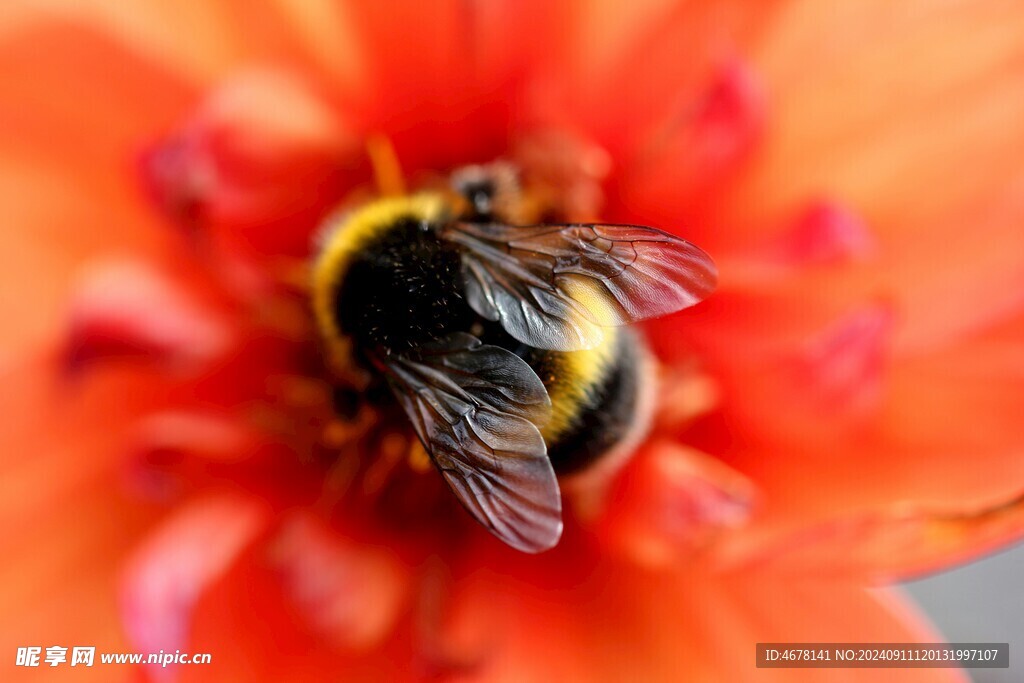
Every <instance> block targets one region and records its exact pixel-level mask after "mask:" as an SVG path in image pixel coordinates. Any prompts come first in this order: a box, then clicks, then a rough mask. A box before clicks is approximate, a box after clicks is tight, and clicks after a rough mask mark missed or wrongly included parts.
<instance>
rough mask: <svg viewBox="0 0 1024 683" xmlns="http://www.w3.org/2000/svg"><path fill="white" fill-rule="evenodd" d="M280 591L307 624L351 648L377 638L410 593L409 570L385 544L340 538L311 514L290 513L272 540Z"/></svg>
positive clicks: (390, 624)
mask: <svg viewBox="0 0 1024 683" xmlns="http://www.w3.org/2000/svg"><path fill="white" fill-rule="evenodd" d="M271 553H272V556H273V558H274V563H275V565H276V566H277V567H278V569H279V570H280V572H281V575H282V579H283V581H284V584H285V591H286V593H287V594H288V595H289V596H290V597H291V599H292V600H293V601H294V602H295V604H297V605H298V607H299V610H300V612H301V614H302V615H303V616H304V617H305V619H306V620H307V622H308V623H309V625H310V626H312V628H313V629H314V630H315V631H317V632H319V633H320V634H321V635H322V636H323V637H325V638H326V639H327V640H328V641H329V642H331V643H333V644H335V645H339V646H342V647H345V648H350V649H357V650H361V649H366V648H369V647H372V646H374V645H376V644H378V643H379V642H380V641H381V640H382V639H383V638H384V637H385V636H386V635H387V634H388V633H389V632H390V630H391V629H392V627H393V626H394V624H395V621H396V620H397V618H398V616H399V611H400V608H401V607H402V606H403V605H405V603H406V600H407V597H408V593H409V576H408V571H407V570H406V569H405V568H404V567H403V566H402V564H401V563H400V561H399V560H398V558H397V556H395V555H394V554H393V553H391V552H389V551H388V550H387V549H386V548H384V547H378V546H372V545H365V544H362V543H359V542H356V541H354V540H352V539H349V538H345V537H344V536H342V535H341V534H339V532H338V531H337V530H335V529H331V528H329V527H327V526H325V525H324V524H323V523H322V522H321V521H319V520H318V519H316V518H314V517H312V516H308V515H307V516H298V515H297V516H295V517H294V518H292V519H291V520H290V521H288V522H287V523H286V524H285V526H284V527H283V528H282V530H281V533H280V535H279V536H278V537H277V538H276V539H275V541H274V542H273V544H272V546H271Z"/></svg>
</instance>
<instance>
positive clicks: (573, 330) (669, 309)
mask: <svg viewBox="0 0 1024 683" xmlns="http://www.w3.org/2000/svg"><path fill="white" fill-rule="evenodd" d="M441 236H442V237H444V238H445V239H447V240H450V241H452V242H455V243H457V244H459V245H460V246H461V247H462V274H463V279H464V284H465V287H466V298H467V300H468V301H469V304H470V306H471V307H472V308H473V310H474V311H476V312H477V313H478V314H479V315H481V316H482V317H484V318H486V319H488V320H494V321H499V322H500V323H501V326H502V327H503V328H504V329H505V331H506V332H508V333H509V334H510V335H512V336H513V337H515V338H516V339H518V340H519V341H521V342H523V343H524V344H528V345H529V346H533V347H537V348H542V349H550V350H553V351H577V350H580V349H586V348H592V347H594V346H596V345H597V343H598V342H600V340H601V336H602V332H601V328H602V327H611V326H616V325H624V324H628V323H633V322H637V321H640V320H646V319H648V318H656V317H658V316H661V315H666V314H668V313H673V312H675V311H678V310H681V309H683V308H686V307H688V306H692V305H693V304H695V303H697V302H699V301H701V300H702V299H704V298H705V297H707V296H708V295H709V294H710V293H711V291H712V290H713V289H714V288H715V282H716V279H717V273H716V270H715V265H714V263H713V262H712V260H711V257H709V256H708V255H707V254H705V253H704V252H703V251H701V250H700V249H699V248H697V247H695V246H694V245H692V244H690V243H689V242H687V241H685V240H682V239H679V238H678V237H674V236H673V235H669V234H668V233H665V232H662V231H660V230H655V229H654V228H645V227H642V226H636V225H598V224H586V225H584V224H580V225H538V226H530V227H516V226H510V225H501V224H474V223H453V224H452V225H450V226H447V227H445V228H444V229H443V230H442V231H441Z"/></svg>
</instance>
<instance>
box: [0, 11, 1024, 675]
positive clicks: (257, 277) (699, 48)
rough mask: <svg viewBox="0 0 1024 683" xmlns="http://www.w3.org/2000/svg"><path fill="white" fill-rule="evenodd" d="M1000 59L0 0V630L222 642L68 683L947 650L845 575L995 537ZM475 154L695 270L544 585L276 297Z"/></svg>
mask: <svg viewBox="0 0 1024 683" xmlns="http://www.w3.org/2000/svg"><path fill="white" fill-rule="evenodd" d="M37 4H38V5H40V6H39V7H35V5H37ZM44 7H45V8H44ZM1022 36H1024V14H1022V13H1021V11H1020V9H1019V8H1018V7H1017V6H1016V4H1014V3H1007V2H997V1H996V0H992V1H991V2H989V1H987V0H986V1H981V2H975V3H971V4H962V5H954V4H949V3H939V2H917V3H911V4H907V5H903V6H900V7H899V8H894V7H892V6H891V4H890V3H882V2H856V3H854V2H849V3H840V4H836V3H830V4H827V5H826V4H823V3H810V2H805V3H798V2H770V3H758V4H756V5H755V4H743V3H732V2H725V1H720V2H707V3H699V4H696V5H694V4H693V3H658V2H655V3H629V4H626V5H617V4H616V5H614V6H613V5H611V4H610V5H609V6H608V7H599V6H596V5H594V6H591V5H586V4H573V3H568V4H559V5H558V6H557V7H548V6H547V5H546V4H541V3H533V2H527V3H487V4H464V3H457V2H451V3H447V2H445V3H422V4H421V5H415V4H413V3H409V4H407V5H403V6H401V7H377V6H372V5H371V4H370V3H334V2H330V1H328V0H325V1H323V2H312V1H311V2H298V1H291V0H287V1H286V0H282V1H281V2H276V3H267V4H263V5H259V6H254V5H253V4H251V3H241V2H235V1H234V0H219V1H217V2H202V3H198V2H197V3H162V2H159V1H157V0H154V1H153V2H146V3H130V4H129V3H116V2H102V1H100V0H94V1H92V2H86V3H70V4H66V3H59V2H57V3H50V2H48V3H41V2H40V3H22V4H21V5H19V6H18V9H17V10H13V11H9V12H8V13H7V14H6V15H5V16H4V17H3V18H2V19H0V74H2V77H0V125H2V127H3V129H4V131H5V136H4V140H3V141H2V142H0V146H2V150H3V151H2V155H0V163H2V164H3V165H2V168H0V202H2V206H3V207H4V209H5V212H4V215H5V217H6V220H7V225H8V226H9V227H8V229H7V232H6V236H7V243H6V244H5V247H6V248H5V249H4V250H3V251H2V254H3V256H2V257H0V258H2V262H0V272H2V273H3V274H4V277H3V278H2V280H0V288H2V289H0V291H2V296H0V301H2V302H3V303H2V305H3V309H2V312H3V315H4V320H6V321H8V322H7V324H6V325H5V326H4V330H3V339H4V347H3V355H0V364H2V365H0V368H2V369H3V372H4V379H5V382H4V386H5V387H6V391H5V392H4V394H3V396H2V397H0V401H2V408H3V409H2V415H3V418H2V420H3V423H4V435H5V437H6V438H5V444H4V445H5V448H4V454H5V455H4V458H5V459H4V470H3V481H4V482H5V484H4V495H3V496H0V499H2V503H0V505H2V507H0V510H2V519H3V520H4V522H5V531H4V532H3V535H2V537H0V547H2V548H3V551H4V554H5V557H8V558H11V560H12V562H9V563H8V566H7V567H6V569H5V572H4V573H3V575H2V579H0V604H3V605H4V614H5V615H6V617H5V619H4V623H3V629H2V634H3V636H2V647H3V648H5V649H6V651H7V652H8V653H9V652H11V651H12V650H14V649H16V648H17V647H24V646H31V645H41V646H44V647H47V646H50V645H55V644H56V645H63V646H68V647H71V646H77V645H87V646H88V645H95V646H96V647H97V649H98V650H99V651H101V652H117V651H129V650H136V651H140V652H147V653H148V652H156V651H158V650H163V651H165V652H169V651H174V650H176V649H177V650H182V651H187V652H209V653H211V654H212V663H211V664H209V665H205V666H202V665H177V666H174V665H172V666H170V667H168V668H166V669H158V668H156V667H147V666H141V667H136V668H135V669H131V668H128V667H122V670H121V671H116V669H115V668H114V667H112V666H110V665H107V666H102V665H97V666H95V667H94V668H92V669H86V670H84V671H76V673H75V675H76V676H77V677H78V678H80V679H82V680H86V679H88V677H89V675H90V674H92V676H93V677H95V678H96V679H99V680H110V679H111V677H112V676H117V675H118V674H120V675H122V676H125V675H135V674H139V675H142V676H149V677H151V678H154V679H159V678H175V679H178V680H190V679H196V680H206V679H209V680H225V679H227V680H241V681H244V680H317V679H322V678H325V677H328V676H340V677H343V678H345V679H346V680H404V679H411V680H420V679H424V678H430V677H444V676H450V677H453V678H460V677H461V678H466V679H468V680H514V681H522V680H538V681H546V680H559V681H562V680H579V681H594V680H610V681H617V680H624V679H627V678H636V679H638V680H677V679H679V678H680V677H685V678H686V679H688V680H729V681H734V680H747V679H755V678H756V679H757V680H761V679H762V678H763V677H764V676H763V675H766V674H767V673H768V672H767V671H759V670H756V669H754V667H753V656H754V655H753V651H754V644H755V643H757V642H769V641H776V642H779V641H876V642H878V641H898V642H906V641H913V640H922V641H933V640H937V639H938V636H937V635H935V634H932V633H930V632H929V631H928V630H927V628H926V627H924V626H922V624H921V623H920V622H919V621H918V620H917V619H916V618H915V617H914V616H913V615H912V614H910V613H909V612H908V610H907V608H906V607H905V606H903V603H902V601H901V600H900V598H899V597H898V596H895V595H893V594H892V593H891V592H889V591H882V592H879V591H877V590H875V589H871V588H868V587H869V586H875V585H877V584H878V583H880V582H888V581H892V580H896V579H899V578H901V577H905V576H908V575H912V574H915V573H918V572H922V571H926V570H932V569H935V568H938V567H942V566H946V565H948V564H949V563H951V562H957V561H963V560H965V559H968V558H970V557H973V556H975V555H976V554H978V553H980V552H983V551H987V550H990V549H992V548H995V547H997V546H999V545H1002V544H1005V543H1007V542H1010V541H1011V540H1014V539H1016V538H1018V537H1019V535H1020V530H1021V515H1022V509H1024V504H1022V503H1021V502H1020V501H1021V500H1022V498H1021V496H1022V494H1024V472H1022V470H1021V467H1020V461H1019V455H1020V449H1021V447H1022V445H1024V432H1022V431H1021V428H1020V417H1021V416H1020V401H1019V396H1020V392H1021V379H1022V377H1021V372H1020V370H1021V367H1022V354H1021V351H1020V348H1021V346H1020V343H1021V341H1022V340H1024V315H1022V314H1024V307H1022V304H1024V300H1022V298H1021V295H1020V291H1021V287H1020V285H1021V282H1022V277H1024V261H1022V259H1021V256H1020V254H1022V253H1024V248H1022V247H1024V244H1022V242H1024V232H1022V231H1021V230H1020V217H1021V213H1022V207H1024V193H1022V185H1021V177H1020V173H1019V170H1018V169H1017V168H1016V166H1017V165H1018V160H1017V157H1016V154H1015V153H1014V151H1015V150H1016V149H1018V148H1019V147H1020V144H1021V143H1022V142H1024V131H1022V129H1021V127H1020V125H1019V123H1018V122H1019V121H1020V120H1021V118H1022V115H1024V111H1022V109H1024V97H1022V94H1024V93H1022V90H1021V88H1022V87H1024V86H1022V84H1021V82H1020V79H1019V78H1014V77H1013V76H1014V75H1015V74H1016V71H1017V69H1016V65H1017V64H1018V63H1019V60H1020V57H1021V49H1022V48H1021V45H1024V42H1022V41H1021V37H1022ZM499 156H504V157H511V158H514V159H515V160H517V161H518V162H519V163H520V164H521V165H522V166H523V167H524V169H526V170H527V172H528V173H529V174H531V177H532V178H534V179H535V182H536V185H537V187H538V188H539V192H540V194H539V195H538V196H539V197H540V198H541V199H542V200H548V201H557V202H559V203H560V204H561V205H562V207H563V208H564V209H565V211H566V212H568V213H570V214H572V215H574V216H588V215H589V216H591V217H597V216H600V217H601V218H602V219H603V220H609V221H622V222H634V223H641V224H646V225H652V226H657V227H661V228H664V229H667V230H671V231H676V232H679V233H680V234H682V235H684V236H685V237H686V238H687V239H690V240H692V241H694V242H696V243H697V244H700V245H701V246H702V247H703V248H704V249H706V250H707V251H708V252H709V253H711V254H712V255H713V256H714V257H715V259H716V261H717V262H718V264H719V267H720V270H721V284H720V288H719V292H718V293H717V294H716V295H715V296H713V297H712V298H711V299H710V300H709V301H707V302H705V303H704V304H701V305H700V306H698V307H696V308H694V309H692V310H689V311H687V312H685V313H683V314H680V315H677V316H672V317H669V318H665V319H662V320H659V321H655V322H653V323H651V324H649V325H647V326H646V327H645V330H646V334H647V338H648V340H649V342H650V343H651V345H652V347H653V348H654V350H655V352H656V354H657V356H658V359H659V362H660V365H661V368H660V389H659V392H658V397H657V402H658V406H657V408H656V410H655V418H654V423H653V425H652V428H651V430H650V433H649V435H648V436H647V437H646V439H645V440H644V442H643V443H642V444H640V445H639V446H638V447H637V448H636V449H635V452H634V453H633V454H632V457H631V458H630V459H629V461H628V462H627V463H626V464H625V465H624V467H623V469H622V470H621V471H618V472H615V473H614V474H613V475H609V476H608V477H602V476H598V475H597V474H595V475H594V476H591V477H583V478H581V479H578V480H576V481H566V482H563V494H564V496H565V497H566V501H567V511H566V518H567V528H566V531H565V533H564V536H563V539H562V542H561V543H560V545H559V546H558V547H557V548H556V549H554V550H553V551H551V552H548V553H544V554H541V555H539V556H529V555H524V554H521V553H517V552H516V551H513V550H511V549H509V548H507V547H505V546H503V545H501V544H500V543H499V542H498V541H496V540H494V539H493V538H491V537H490V536H488V535H487V534H486V533H485V532H484V531H482V530H481V529H479V528H478V527H477V526H476V525H475V524H474V523H473V522H472V521H471V520H470V519H469V518H468V517H467V516H466V515H465V514H464V512H462V511H461V509H459V508H458V507H457V505H455V504H454V503H453V502H452V500H451V497H450V495H449V494H448V492H447V491H446V490H445V489H444V488H443V485H442V484H441V483H440V478H439V477H438V476H437V475H436V473H435V472H434V471H432V470H429V469H427V470H421V469H417V468H416V467H415V466H414V463H413V464H410V463H409V462H407V460H406V459H405V454H406V453H407V451H408V449H409V446H410V440H409V434H408V433H407V430H405V429H404V428H403V427H402V425H400V424H389V423H374V424H370V422H369V421H367V420H365V419H363V418H364V417H365V416H362V417H361V416H360V415H357V416H355V417H351V418H349V417H344V416H340V415H339V414H338V413H337V412H336V410H335V409H334V408H333V407H332V402H331V386H330V384H329V383H328V382H326V381H325V380H324V378H323V375H322V360H321V359H320V356H319V352H318V347H317V345H316V340H315V334H314V333H313V328H312V324H311V320H310V317H309V314H308V308H307V304H306V301H307V299H306V296H305V295H304V294H303V293H302V292H301V288H300V287H298V286H297V284H296V277H295V275H296V270H295V266H296V264H301V263H302V262H303V259H304V258H306V257H308V254H309V249H310V243H311V239H310V238H311V234H312V233H313V231H314V230H315V229H316V227H317V226H318V225H319V224H320V222H321V220H322V219H323V217H324V216H325V214H326V213H327V212H329V211H330V210H332V209H334V208H335V207H337V206H338V205H339V204H342V205H345V206H349V205H354V204H357V203H360V202H362V201H366V200H368V199H370V198H372V196H373V193H374V191H375V190H374V188H375V186H376V185H375V182H374V178H373V175H372V174H373V172H374V169H376V170H377V172H378V175H379V176H380V177H378V178H377V181H378V182H379V183H383V184H384V185H385V186H387V185H389V184H391V185H393V184H394V183H395V181H396V179H397V178H398V175H397V173H396V172H395V170H394V169H395V167H396V165H398V166H400V168H401V171H402V175H403V176H404V178H406V179H407V182H408V183H410V184H413V185H419V184H427V183H430V182H432V181H433V180H436V178H437V176H438V174H440V173H445V172H448V171H450V170H451V169H452V168H454V167H457V166H459V165H462V164H466V163H472V162H481V161H487V160H490V159H493V158H496V157H499ZM371 161H372V163H371ZM389 169H390V170H389ZM545 193H546V194H545ZM75 278H77V279H75ZM866 671H867V670H845V671H843V672H842V673H843V674H844V675H845V676H846V677H847V678H850V679H853V678H856V677H858V676H861V675H863V676H864V678H865V679H871V680H873V679H874V676H873V675H872V674H871V673H870V672H867V673H865V672H866ZM111 672H114V673H111ZM858 672H859V673H858ZM16 673H17V674H24V673H25V671H21V670H19V671H17V672H16ZM47 673H49V671H48V672H47ZM777 673H780V674H782V675H781V676H778V677H780V678H781V677H783V676H785V675H786V674H787V672H785V671H782V672H777ZM803 673H806V674H807V676H806V678H808V679H812V678H815V677H816V676H817V678H816V679H817V680H832V679H833V678H835V674H836V672H835V671H826V670H821V671H815V670H808V671H805V672H803ZM900 673H901V674H903V675H901V677H900V680H960V677H959V676H958V675H957V674H956V673H954V672H952V671H951V670H939V669H919V670H906V671H903V672H900Z"/></svg>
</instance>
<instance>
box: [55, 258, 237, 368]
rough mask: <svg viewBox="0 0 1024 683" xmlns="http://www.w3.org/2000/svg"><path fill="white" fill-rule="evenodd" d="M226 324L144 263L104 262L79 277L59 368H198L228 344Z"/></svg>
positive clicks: (165, 276)
mask: <svg viewBox="0 0 1024 683" xmlns="http://www.w3.org/2000/svg"><path fill="white" fill-rule="evenodd" d="M229 338H230V332H229V331H228V328H227V325H226V322H225V321H224V320H222V319H221V318H220V317H219V316H217V315H216V314H214V313H213V312H212V311H210V310H207V309H205V308H204V307H202V306H201V305H200V304H199V302H197V301H194V300H193V299H192V298H190V297H189V296H188V294H187V293H186V292H185V291H184V289H183V288H182V287H181V286H179V284H178V283H176V282H175V281H173V280H172V279H171V278H170V277H169V276H168V275H166V274H165V273H162V272H160V271H159V270H157V269H156V268H153V267H152V266H150V265H148V264H143V263H137V262H119V263H108V264H103V265H102V266H97V267H94V268H93V269H92V270H91V271H90V272H88V273H86V275H85V276H84V277H83V279H82V281H81V284H80V286H79V288H78V290H77V292H76V293H75V295H74V298H73V300H72V304H71V310H70V322H69V330H68V334H67V339H66V344H65V351H64V359H63V365H64V369H65V371H66V372H67V374H69V375H74V374H77V373H78V372H79V371H81V370H82V369H83V368H86V367H88V366H90V365H91V364H92V363H94V362H97V361H100V360H104V359H115V358H133V357H134V358H145V359H148V360H154V361H157V362H160V363H164V364H166V365H168V366H172V367H181V366H189V365H193V364H201V363H203V362H205V361H208V360H211V359H213V358H215V357H216V356H217V355H219V354H220V353H222V352H223V351H224V350H225V348H226V347H227V345H228V343H229Z"/></svg>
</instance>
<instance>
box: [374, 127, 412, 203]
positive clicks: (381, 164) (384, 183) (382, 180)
mask: <svg viewBox="0 0 1024 683" xmlns="http://www.w3.org/2000/svg"><path fill="white" fill-rule="evenodd" d="M366 154H367V156H369V157H370V166H371V167H373V177H374V181H375V182H376V184H377V192H378V193H379V194H380V196H382V197H397V196H401V195H404V194H405V178H404V177H403V176H402V166H401V164H400V163H399V162H398V154H396V153H395V147H394V145H392V144H391V140H389V139H388V138H387V137H385V136H383V135H380V134H377V135H371V136H370V137H369V139H367V141H366Z"/></svg>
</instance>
